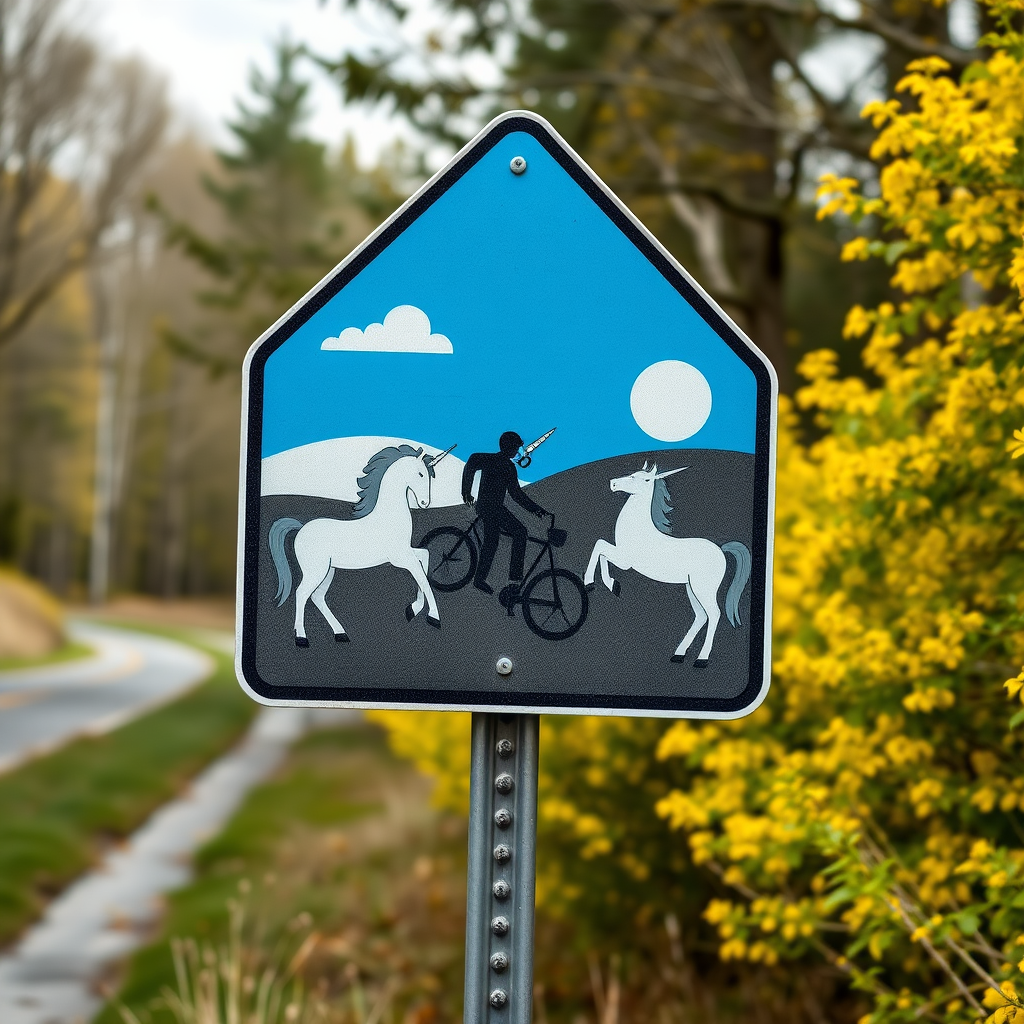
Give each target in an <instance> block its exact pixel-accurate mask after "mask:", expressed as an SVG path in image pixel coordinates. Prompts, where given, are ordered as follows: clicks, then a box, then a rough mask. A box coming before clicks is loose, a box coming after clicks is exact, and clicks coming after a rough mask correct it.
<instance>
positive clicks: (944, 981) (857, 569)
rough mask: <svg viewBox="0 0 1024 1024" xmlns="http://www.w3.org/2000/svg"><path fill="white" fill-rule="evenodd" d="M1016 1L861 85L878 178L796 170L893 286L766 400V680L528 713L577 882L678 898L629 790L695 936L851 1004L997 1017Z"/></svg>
mask: <svg viewBox="0 0 1024 1024" xmlns="http://www.w3.org/2000/svg"><path fill="white" fill-rule="evenodd" d="M1020 9H1021V5H1020V4H1019V3H1018V2H1015V0H1013V2H1010V0H991V3H990V9H989V15H990V18H991V21H992V24H993V26H994V31H993V32H992V33H991V34H990V35H989V36H988V37H986V38H985V39H984V40H983V44H984V45H985V46H986V47H988V48H990V49H989V54H990V55H989V56H988V58H987V59H985V60H984V61H977V62H975V63H972V64H970V65H969V66H968V67H967V68H966V69H964V70H963V72H962V73H961V74H960V75H959V77H958V78H957V77H954V76H953V75H952V74H951V73H950V69H949V66H948V65H947V64H946V62H945V61H943V60H941V59H939V58H935V57H932V58H925V59H921V60H918V61H915V62H913V63H912V64H911V65H910V66H909V69H908V74H907V75H906V76H905V77H904V78H903V80H902V81H901V82H900V85H899V88H900V91H901V92H902V93H903V94H904V95H905V96H906V97H907V99H906V100H905V102H902V103H901V102H899V101H894V100H893V101H887V102H878V103H872V104H869V105H868V107H867V108H866V110H865V115H866V116H867V117H869V118H871V120H872V123H873V125H874V127H875V128H876V129H877V130H878V135H877V137H876V139H875V142H874V144H873V146H872V156H873V158H874V159H875V160H877V161H879V162H880V164H881V174H880V194H879V195H877V196H876V197H871V196H869V195H865V194H864V193H863V192H861V191H860V189H859V188H858V185H857V182H856V181H855V180H853V179H851V178H845V177H835V176H833V177H829V178H827V179H826V180H825V181H824V182H823V185H822V190H823V205H822V207H821V214H822V216H830V215H839V214H841V215H844V216H846V217H848V218H851V219H852V220H853V221H854V222H856V223H859V224H860V225H861V226H862V228H864V229H865V233H864V234H863V235H861V236H858V237H857V238H855V239H854V240H853V241H851V242H850V243H848V244H847V245H846V247H845V250H844V258H846V259H848V260H855V259H863V258H868V257H881V258H882V259H884V260H886V261H887V262H888V263H889V264H890V266H891V267H892V285H893V287H894V288H895V289H897V290H898V292H899V293H900V298H899V301H896V302H885V303H881V304H879V305H877V306H876V307H874V308H871V309H865V308H863V307H861V306H854V307H853V308H852V309H851V310H850V312H849V314H848V316H847V320H846V328H845V333H846V335H847V337H849V338H861V337H864V336H866V343H865V347H864V353H863V364H864V373H863V375H862V376H858V377H849V378H840V377H839V376H838V374H837V372H836V364H837V360H838V356H837V354H836V353H835V352H829V351H823V352H816V353H813V354H811V355H809V356H808V357H806V358H805V360H804V362H803V364H802V367H801V372H802V374H803V376H804V377H805V378H806V380H807V381H808V383H807V385H806V386H805V387H803V388H802V389H801V390H800V391H799V392H798V393H797V396H796V407H797V408H798V409H801V410H806V411H808V412H810V413H811V414H812V415H813V416H814V417H815V419H816V424H817V428H818V430H820V432H821V436H820V439H819V440H817V441H815V442H813V443H811V444H808V445H803V444H801V443H799V441H798V439H797V437H796V419H795V410H794V407H793V406H792V405H791V404H790V403H789V402H785V401H784V402H783V406H782V410H781V412H782V416H781V419H782V439H781V452H780V463H779V495H778V508H777V517H778V523H777V534H776V544H777V550H776V584H775V601H776V605H775V623H774V624H775V633H776V646H775V656H774V659H775V660H774V683H773V691H772V693H771V695H770V697H769V700H768V701H767V702H766V704H765V705H764V706H763V707H762V708H761V709H759V710H758V711H757V712H756V713H755V714H754V715H753V716H751V717H750V718H749V719H747V720H744V721H739V722H727V723H697V722H679V723H677V724H676V725H673V726H672V727H671V728H669V729H668V730H667V731H666V732H664V734H663V735H662V736H661V738H660V741H659V742H657V744H656V750H655V755H656V758H657V760H658V761H659V762H660V764H661V770H660V771H652V769H651V766H650V762H651V760H653V759H652V758H651V757H650V751H651V747H652V746H653V745H654V739H653V736H650V735H647V736H645V730H646V731H648V732H649V730H650V727H649V725H648V724H647V723H616V722H614V721H604V722H575V721H572V722H568V723H567V722H564V721H560V720H553V721H551V722H550V723H549V724H548V730H547V736H546V737H545V741H544V743H545V752H546V756H547V754H548V752H552V753H551V762H548V763H550V764H551V765H552V767H553V766H554V765H558V767H559V768H563V767H565V766H566V765H572V766H573V767H574V771H572V772H570V773H569V774H568V775H566V774H565V773H564V772H563V771H561V770H558V771H549V770H548V764H546V765H545V773H544V776H543V779H542V783H541V785H542V792H543V793H544V794H545V796H544V799H543V800H542V804H541V809H542V814H543V815H544V818H545V824H544V828H545V829H546V830H547V831H548V832H549V833H550V832H558V833H560V835H561V836H562V844H563V850H560V853H561V858H560V859H561V863H560V864H558V865H557V866H556V867H555V869H554V870H555V874H556V876H561V879H562V880H563V881H564V879H568V878H570V877H571V878H574V879H576V880H577V882H578V888H579V889H580V890H581V893H580V897H579V898H580V899H581V900H585V898H586V897H585V894H586V890H587V889H589V888H590V886H591V884H592V880H594V881H595V882H596V886H597V887H598V888H599V890H600V892H601V893H602V895H605V897H606V899H607V900H608V901H617V902H618V903H619V904H620V906H623V907H624V908H632V909H633V910H634V911H636V912H637V913H638V914H640V913H641V912H642V911H643V910H644V908H645V907H647V908H651V907H658V906H659V905H660V906H665V904H666V903H668V902H669V901H671V900H673V899H675V898H676V897H675V894H674V893H673V891H672V890H671V889H667V890H664V891H665V893H666V895H665V896H663V895H662V890H661V888H660V887H661V886H662V885H663V879H662V877H661V875H660V872H661V870H662V869H663V866H664V865H666V864H667V865H668V867H669V868H670V869H672V870H676V871H678V872H679V873H680V875H682V874H683V873H686V872H689V871H690V870H691V869H690V868H688V867H686V866H684V865H683V864H682V863H681V862H682V861H683V859H684V858H683V847H682V846H681V845H676V843H675V842H674V840H673V839H670V838H669V837H668V836H663V837H662V838H661V840H660V842H659V843H658V844H657V846H653V847H651V848H650V856H649V857H647V858H646V859H645V858H641V859H640V861H639V863H635V864H634V863H632V862H631V859H630V858H631V856H635V855H636V854H635V851H634V850H633V849H632V847H631V844H632V843H634V842H635V832H634V825H635V824H636V823H637V821H638V819H639V818H641V817H642V812H641V811H639V810H637V809H636V807H635V805H636V803H638V801H637V795H638V794H639V793H645V794H646V800H645V801H644V802H645V804H646V805H647V806H650V804H651V803H655V800H656V803H655V806H656V810H657V814H658V815H659V816H660V817H661V818H663V819H664V821H665V822H666V823H667V824H668V826H669V827H670V828H671V829H672V830H676V831H678V832H679V833H680V834H681V838H682V837H685V844H686V847H688V859H689V861H690V862H691V863H692V864H693V865H697V866H699V868H700V870H701V872H702V873H701V875H699V876H696V877H697V878H698V880H699V885H700V892H699V900H700V902H701V903H702V904H703V905H704V919H705V921H706V922H707V923H708V924H709V925H711V926H712V927H713V928H714V929H715V930H716V932H717V934H718V937H719V947H718V952H719V956H720V958H721V959H722V960H723V961H725V962H727V963H731V964H739V963H742V964H743V965H744V966H743V970H744V971H756V970H759V969H763V966H764V965H769V966H770V967H771V969H772V973H773V975H775V976H777V977H780V978H781V977H787V976H788V977H790V978H791V979H794V980H797V979H799V978H800V976H801V975H802V974H804V973H805V972H807V971H808V969H809V968H811V967H813V968H814V969H815V970H818V971H821V972H825V973H831V974H832V975H834V976H835V977H836V978H840V979H841V978H845V979H846V983H847V984H848V985H849V986H850V987H852V988H853V989H856V990H859V991H861V992H862V993H863V996H862V998H863V999H864V1000H865V1003H866V1009H867V1014H866V1016H865V1017H864V1018H863V1020H864V1021H865V1022H871V1024H881V1022H883V1021H884V1022H886V1024H895V1022H902V1021H905V1022H908V1024H909V1022H911V1021H917V1020H934V1021H943V1022H946V1024H955V1022H960V1021H967V1020H973V1019H975V1018H976V1017H977V1016H979V1015H980V1016H985V1015H986V1014H991V1015H992V1017H993V1019H994V1020H995V1021H996V1022H997V1024H1003V1022H1013V1024H1020V1022H1021V1021H1024V1000H1022V999H1021V998H1020V996H1019V995H1018V993H1020V994H1022V995H1024V974H1022V970H1024V829H1022V824H1021V818H1020V812H1021V810H1022V809H1024V774H1022V768H1024V765H1022V757H1021V736H1020V732H1019V729H1020V727H1021V725H1022V723H1024V711H1022V710H1020V702H1021V698H1022V696H1024V671H1021V672H1019V673H1018V669H1019V667H1020V665H1021V663H1022V661H1024V631H1022V626H1024V621H1022V614H1024V593H1022V592H1021V589H1020V585H1019V581H1020V579H1021V573H1022V571H1024V559H1022V554H1021V552H1022V550H1024V519H1022V512H1024V501H1022V498H1024V479H1022V477H1021V475H1020V468H1019V463H1016V462H1014V461H1013V458H1012V457H1016V455H1017V454H1019V453H1020V452H1021V451H1024V430H1020V429H1018V428H1020V425H1021V421H1022V419H1024V306H1022V303H1021V299H1020V295H1019V289H1020V288H1021V286H1024V246H1022V243H1021V232H1022V228H1024V154H1022V149H1024V35H1022V34H1021V33H1020V32H1019V31H1018V30H1017V28H1016V24H1017V22H1018V21H1019V18H1020V14H1019V12H1020ZM872 224H874V225H877V226H878V230H877V233H876V235H872V234H870V233H869V232H868V231H867V229H868V228H870V226H871V225H872ZM1011 456H1012V457H1011ZM1008 700H1009V704H1008V703H1007V701H1008ZM389 725H390V727H391V728H392V729H396V730H398V731H399V735H398V740H399V742H400V743H401V742H402V737H401V734H400V733H402V732H404V731H405V730H406V729H407V728H408V726H405V725H401V726H400V725H399V723H398V722H397V721H395V720H393V719H389ZM420 731H421V733H422V731H423V727H422V723H421V725H420ZM647 744H650V745H651V746H647ZM631 747H632V750H631ZM451 758H452V755H451V754H450V753H446V757H445V761H444V762H443V763H444V764H448V763H450V762H451ZM588 786H589V792H588V791H587V787H588ZM659 786H662V787H664V788H665V793H664V795H663V796H660V797H657V796H656V791H657V789H658V787H659ZM445 792H447V790H446V791H445ZM568 846H573V847H574V848H575V860H573V859H571V857H570V856H568V855H567V851H565V850H564V848H565V847H568ZM673 856H674V857H676V858H677V859H678V860H679V861H680V864H679V866H678V867H677V866H676V865H674V864H673V863H672V861H671V858H672V857H673ZM550 870H551V869H550V866H549V865H548V864H546V863H544V862H543V861H542V871H544V872H548V871H550ZM645 871H652V876H651V877H652V882H653V883H654V884H652V885H651V886H649V887H646V890H645V891H644V887H643V886H642V884H640V881H641V880H642V875H643V873H644V872H645ZM613 876H617V878H618V881H616V882H614V883H613V882H612V877H613ZM638 886H639V887H638ZM631 889H632V895H631ZM544 892H545V893H546V894H547V898H548V899H550V898H551V893H552V888H551V886H550V884H549V885H548V886H547V887H546V888H545V889H544ZM558 895H559V899H563V900H565V899H568V900H572V898H573V896H574V894H573V893H572V892H571V891H567V889H566V887H565V886H564V884H561V885H559V888H558ZM758 965H760V967H759V966H758ZM815 965H817V966H815ZM804 1012H807V1013H808V1014H810V1015H811V1016H812V1017H813V1016H814V1014H813V1013H811V1011H810V1010H806V1011H805V1009H804V1008H802V1007H801V1008H796V1007H794V1009H793V1012H792V1016H802V1015H803V1014H804ZM819 1012H820V1007H819Z"/></svg>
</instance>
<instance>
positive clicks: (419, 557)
mask: <svg viewBox="0 0 1024 1024" xmlns="http://www.w3.org/2000/svg"><path fill="white" fill-rule="evenodd" d="M453 447H454V445H453ZM448 451H451V448H449V449H448ZM447 454H448V452H442V453H441V454H440V455H435V456H430V455H426V456H425V455H424V454H423V449H422V448H413V447H412V446H411V445H408V444H401V445H398V446H397V447H390V448H384V449H382V450H381V451H379V452H377V454H376V455H374V456H373V458H371V459H370V461H369V462H367V464H366V467H365V468H364V469H363V475H362V476H361V477H359V479H358V481H357V482H358V484H359V500H358V501H357V502H356V504H355V508H354V509H353V512H352V519H311V520H310V521H309V522H308V523H306V524H305V526H303V524H302V523H301V522H300V521H299V520H298V519H288V518H282V519H278V520H276V521H275V522H274V524H273V525H272V526H271V527H270V537H269V544H270V554H271V556H272V557H273V559H274V565H275V567H276V568H277V594H276V595H275V599H276V601H277V606H278V608H280V607H281V605H283V604H284V603H285V601H287V600H288V595H289V594H290V593H291V589H292V571H291V566H290V565H289V564H288V554H287V552H286V551H285V546H284V542H285V538H286V537H287V536H288V534H289V533H291V532H292V531H293V530H298V531H299V532H298V533H297V534H296V535H295V559H296V561H297V562H298V563H299V570H300V572H301V573H302V578H301V579H300V581H299V585H298V586H297V587H296V588H295V644H296V646H297V647H308V646H309V640H308V639H307V638H306V624H305V612H306V602H307V601H308V600H309V599H310V598H312V599H313V604H315V605H316V606H317V608H319V609H320V611H321V612H322V613H323V616H324V618H325V619H326V620H327V624H328V625H329V626H330V627H331V629H332V630H333V631H334V639H335V640H337V641H338V643H348V642H349V635H348V633H346V632H345V627H344V626H343V625H342V624H341V623H340V622H339V621H338V619H337V617H336V616H335V615H334V613H333V612H332V611H331V609H330V607H328V604H327V591H328V590H329V589H330V586H331V582H332V581H333V579H334V572H335V570H336V569H372V568H373V567H374V566H377V565H384V564H385V563H390V564H391V565H394V566H397V567H398V568H399V569H406V570H407V571H408V572H409V573H411V574H412V578H413V579H414V580H415V581H416V586H417V591H416V598H415V600H414V601H413V603H412V604H411V605H409V607H408V608H406V610H405V617H406V618H407V619H408V620H409V621H410V622H411V621H412V620H413V618H415V617H416V616H417V615H418V614H419V613H420V612H421V611H422V610H423V605H424V603H426V605H427V622H429V623H430V624H431V625H432V626H436V627H437V628H438V629H440V628H441V619H440V617H439V616H438V614H437V602H436V601H435V600H434V594H433V592H432V591H431V589H430V584H429V583H428V582H427V570H428V559H429V557H430V555H429V552H428V551H427V549H426V548H414V547H413V546H412V511H411V509H410V499H411V501H412V502H414V503H415V504H416V505H417V506H418V507H419V508H427V507H428V506H429V505H430V481H431V480H432V479H433V476H434V467H435V466H436V465H437V464H438V463H439V462H440V461H441V459H443V458H444V457H445V455H447Z"/></svg>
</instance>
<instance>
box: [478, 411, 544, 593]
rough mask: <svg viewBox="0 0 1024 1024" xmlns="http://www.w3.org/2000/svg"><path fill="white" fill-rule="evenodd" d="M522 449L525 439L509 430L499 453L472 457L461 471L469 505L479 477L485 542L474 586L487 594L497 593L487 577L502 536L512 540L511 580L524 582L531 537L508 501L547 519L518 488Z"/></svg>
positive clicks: (542, 510)
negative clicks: (528, 542) (506, 501)
mask: <svg viewBox="0 0 1024 1024" xmlns="http://www.w3.org/2000/svg"><path fill="white" fill-rule="evenodd" d="M522 447H523V439H522V438H521V437H520V436H519V435H518V434H517V433H516V432H515V431H514V430H506V431H505V433H504V434H502V435H501V437H500V438H499V440H498V451H496V452H476V453H475V454H473V455H470V457H469V459H468V460H467V462H466V468H465V469H464V470H463V471H462V498H463V500H464V501H465V502H466V504H467V505H468V504H472V502H473V493H472V492H473V479H474V477H475V476H476V474H477V473H479V474H480V488H479V490H478V491H477V499H476V510H477V513H478V514H479V516H480V519H481V520H482V522H483V529H484V540H483V544H482V545H481V547H480V561H479V562H478V563H477V567H476V578H475V579H474V580H473V585H474V586H475V587H476V588H477V589H478V590H482V591H483V592H484V593H485V594H493V593H494V591H493V589H492V588H491V586H490V585H489V584H488V582H487V577H488V575H489V574H490V571H491V564H492V563H493V561H494V553H495V552H496V551H497V549H498V540H499V539H500V537H501V535H502V534H503V533H504V534H505V535H506V536H509V537H511V538H512V554H511V557H510V559H509V569H508V578H509V580H510V581H511V582H513V583H517V582H521V581H522V578H523V562H524V560H525V558H526V540H527V536H528V533H527V530H526V527H525V526H523V524H522V523H521V522H520V521H519V520H518V519H517V518H516V517H515V516H514V515H513V514H512V513H511V512H510V511H509V510H508V508H507V507H506V505H505V498H506V497H508V498H511V499H512V500H513V501H514V502H515V503H516V504H517V505H519V506H521V507H522V508H524V509H526V511H527V512H532V513H533V514H534V515H535V516H537V517H538V518H541V517H543V516H545V515H547V513H546V512H545V511H544V509H542V508H541V507H540V505H538V504H537V502H535V501H533V500H532V499H531V498H530V497H528V496H527V495H526V494H525V493H524V491H523V489H522V487H520V486H519V476H518V474H517V472H516V467H515V464H514V463H513V461H512V460H513V459H514V458H515V456H516V455H517V454H518V452H519V450H520V449H521V448H522Z"/></svg>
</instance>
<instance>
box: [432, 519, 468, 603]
mask: <svg viewBox="0 0 1024 1024" xmlns="http://www.w3.org/2000/svg"><path fill="white" fill-rule="evenodd" d="M420 547H424V548H426V549H427V551H429V552H430V561H429V563H428V566H429V567H428V569H427V579H428V580H430V585H431V586H433V587H436V588H437V589H438V590H440V591H444V592H449V591H452V590H458V589H459V588H460V587H464V586H465V585H466V584H467V583H468V582H469V581H470V580H471V579H472V578H473V573H475V572H476V545H475V544H474V543H473V542H472V540H470V539H469V537H467V536H466V534H465V532H464V531H462V530H457V529H456V528H455V527H454V526H439V527H438V528H437V529H436V530H431V531H430V533H428V534H427V535H426V537H424V538H423V540H422V541H420Z"/></svg>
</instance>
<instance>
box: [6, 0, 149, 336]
mask: <svg viewBox="0 0 1024 1024" xmlns="http://www.w3.org/2000/svg"><path fill="white" fill-rule="evenodd" d="M64 7H65V4H64V0H3V2H0V167H2V168H3V172H2V174H0V346H2V345H4V344H7V343H8V342H10V340H11V339H13V338H14V337H16V336H17V335H18V334H19V333H20V332H21V331H23V330H24V329H25V327H26V326H27V325H28V324H29V323H30V322H31V320H32V318H33V317H34V316H35V315H36V313H37V312H38V311H39V310H40V309H41V308H42V307H43V305H45V303H46V302H48V301H49V300H50V299H51V298H52V297H53V296H54V295H55V294H56V292H57V291H58V289H59V288H60V287H61V285H62V284H63V283H64V282H65V281H67V280H68V279H69V278H70V277H71V276H72V275H73V274H75V273H76V272H77V271H79V270H81V269H83V268H84V267H86V266H87V265H88V264H89V262H90V260H92V259H93V257H94V255H95V254H96V252H97V250H98V248H99V247H100V246H101V243H102V240H103V238H104V233H105V232H106V231H107V230H108V229H109V228H110V227H111V226H112V225H113V224H114V222H115V220H116V219H117V217H118V215H119V213H120V211H121V206H122V203H123V202H124V200H125V198H126V196H127V195H128V193H130V191H131V188H132V186H133V184H134V183H135V182H136V181H137V180H138V175H139V173H140V171H141V170H142V168H143V167H144V165H145V162H146V160H147V158H148V157H149V156H150V155H151V153H152V152H153V149H154V147H155V146H156V145H157V143H158V142H159V140H160V138H161V136H162V134H163V130H164V126H165V124H166V120H167V106H166V102H165V99H164V86H163V83H162V82H161V81H159V80H158V79H156V78H155V77H154V76H153V75H152V74H151V73H150V72H149V71H148V70H146V69H145V68H144V67H143V65H141V64H140V63H138V62H136V61H121V62H115V63H106V62H103V61H101V60H100V59H99V56H98V54H97V52H96V48H95V46H94V44H93V43H92V42H90V41H89V40H88V39H86V38H85V37H83V36H82V35H80V34H78V33H77V32H75V31H73V30H72V29H71V28H70V27H69V26H68V23H67V18H66V16H65V10H64ZM57 167H59V168H60V170H59V171H58V170H56V168H57Z"/></svg>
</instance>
